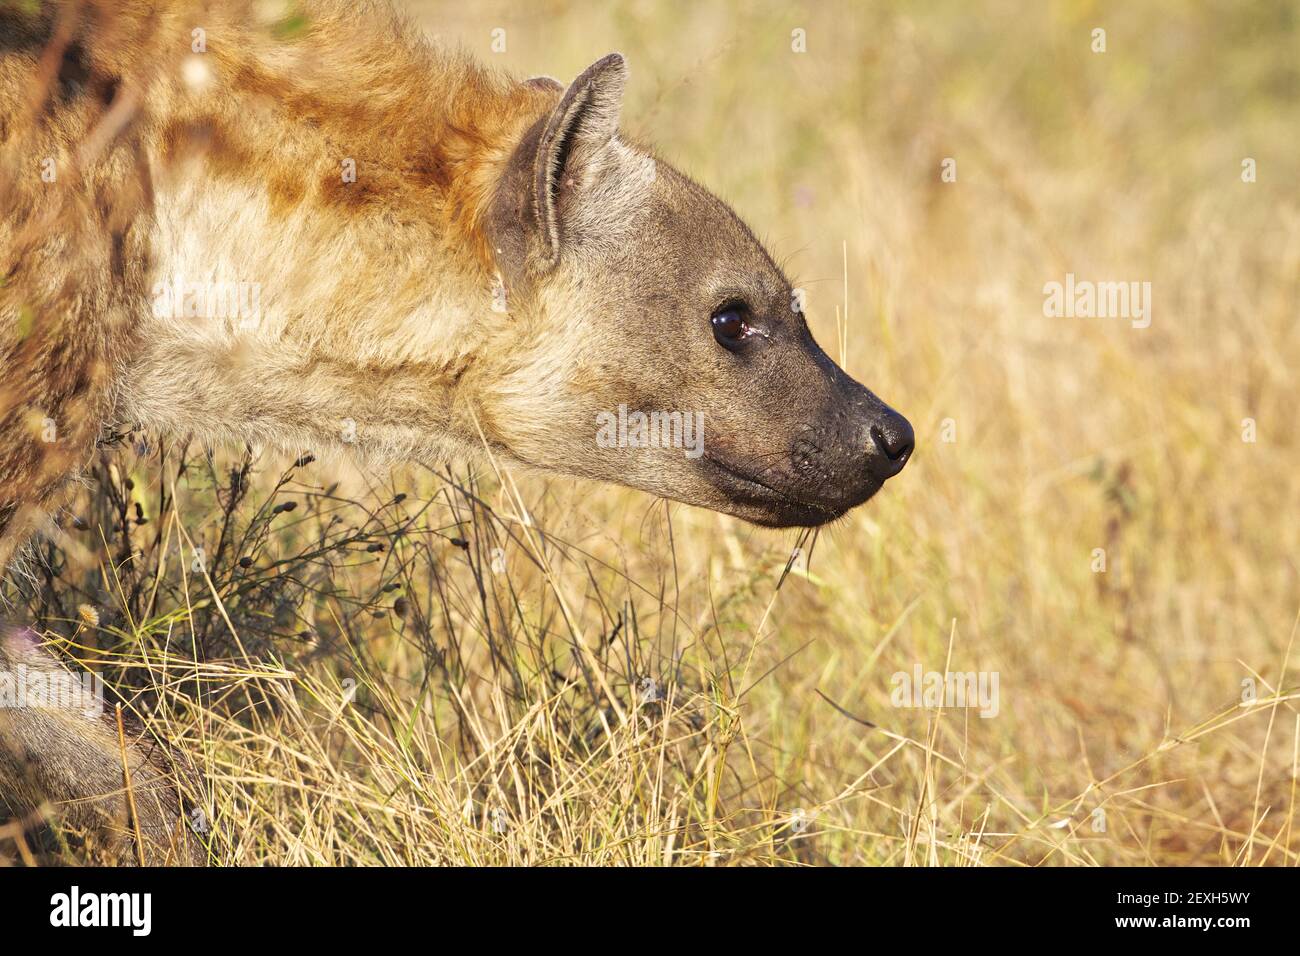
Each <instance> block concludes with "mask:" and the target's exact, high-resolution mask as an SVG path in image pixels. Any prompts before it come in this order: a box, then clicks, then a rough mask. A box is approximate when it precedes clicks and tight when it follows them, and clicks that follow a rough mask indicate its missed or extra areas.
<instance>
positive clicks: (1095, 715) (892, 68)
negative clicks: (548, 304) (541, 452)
mask: <svg viewBox="0 0 1300 956" xmlns="http://www.w3.org/2000/svg"><path fill="white" fill-rule="evenodd" d="M525 10H526V12H521V11H525ZM414 13H415V15H416V17H417V19H419V21H420V22H421V23H422V24H423V25H424V26H425V27H426V28H427V29H428V30H429V32H431V33H435V34H437V35H439V36H440V37H441V38H442V39H443V40H444V41H447V42H456V43H461V44H463V45H464V46H466V47H467V48H469V49H470V50H472V51H474V52H475V53H476V54H477V55H479V56H480V57H481V58H483V59H488V60H494V61H497V62H499V63H500V64H501V65H502V66H505V67H508V68H510V69H513V70H516V71H518V72H519V73H521V74H524V75H529V74H534V73H548V74H553V75H555V76H557V77H560V78H562V79H565V80H567V79H568V78H570V77H571V76H572V75H574V74H575V73H576V72H578V71H579V70H580V69H581V68H582V67H583V66H584V65H586V64H587V63H588V62H590V61H592V60H594V59H595V58H597V57H598V56H600V55H602V54H604V53H606V52H608V51H610V50H614V49H617V50H620V51H622V52H623V53H624V54H625V55H626V56H627V57H628V59H629V63H630V66H631V72H632V81H631V86H630V90H629V96H628V102H627V106H626V113H625V126H626V128H627V129H628V130H629V131H630V132H631V133H632V134H633V135H635V136H638V137H640V138H643V139H645V140H647V141H653V142H655V143H656V144H657V146H658V147H659V149H660V150H661V152H662V153H663V155H664V156H665V157H666V158H669V159H671V160H673V161H676V162H677V163H678V164H679V165H681V166H683V167H684V168H685V169H686V170H687V171H688V172H690V173H691V174H693V175H694V176H696V177H697V178H699V179H700V180H702V181H703V182H705V183H707V184H709V185H710V186H712V187H713V188H714V189H715V190H717V191H718V192H719V193H721V194H722V195H723V196H725V197H727V198H728V199H729V200H731V201H732V202H733V204H734V205H735V206H736V208H737V210H738V211H739V212H740V213H741V215H742V216H744V217H745V218H747V219H748V220H749V221H750V222H751V223H752V224H753V225H754V226H755V228H756V231H757V232H758V233H759V234H760V235H762V236H764V237H765V238H766V239H767V241H768V242H769V243H770V245H771V246H772V247H773V248H774V250H775V252H776V253H777V254H778V256H779V257H780V258H781V259H782V260H783V261H784V262H785V263H786V264H787V268H788V270H789V272H790V273H791V274H792V277H794V278H795V280H796V284H797V285H800V286H802V287H803V288H805V289H806V290H807V294H808V311H809V313H810V318H811V322H812V325H813V327H814V331H815V332H816V333H817V335H818V337H819V338H820V340H821V341H822V342H823V343H824V344H827V346H828V351H830V352H831V354H832V355H834V356H836V357H837V358H839V357H840V356H841V355H842V356H843V360H844V364H845V365H846V367H847V368H848V369H849V371H850V372H851V373H852V374H854V376H855V377H857V378H859V379H860V380H862V381H863V382H865V383H866V384H867V385H868V386H869V387H871V388H872V389H873V390H875V391H876V392H878V393H879V394H881V395H882V396H883V397H885V398H886V400H887V401H889V402H891V404H894V405H895V406H896V407H898V408H899V409H900V410H901V411H903V412H904V413H905V414H907V415H908V416H909V417H910V419H911V420H912V422H913V423H914V425H915V426H916V430H917V435H918V451H917V454H916V456H915V458H914V460H913V461H912V463H911V464H909V465H908V468H907V470H906V471H905V472H904V473H903V475H902V476H901V477H900V478H899V479H897V480H896V481H894V482H891V483H890V485H889V486H888V487H887V489H886V490H885V491H884V493H882V495H881V496H880V497H879V498H878V499H877V500H874V501H872V502H871V503H870V504H869V505H867V506H865V507H864V508H861V509H859V510H857V511H855V512H853V513H852V514H851V515H850V516H849V517H848V518H847V519H846V520H844V521H842V522H841V523H839V524H838V525H836V526H835V527H833V528H831V529H828V530H825V531H823V532H822V533H821V534H820V535H818V536H817V537H816V539H815V541H814V540H813V539H808V540H803V539H801V538H800V537H799V536H797V535H795V534H793V533H773V532H765V531H760V530H757V529H753V528H750V527H748V526H746V525H743V524H741V523H739V522H737V521H735V520H732V519H729V518H725V517H721V516H717V515H713V514H709V513H705V512H701V511H698V510H694V509H690V508H685V507H680V506H676V505H665V504H664V503H663V502H656V501H654V500H652V499H649V498H647V497H645V496H643V495H640V494H637V493H633V492H626V491H621V490H617V489H611V488H604V487H596V486H592V485H588V484H583V483H580V482H576V481H569V480H560V479H556V480H549V481H547V480H540V479H536V478H524V477H522V476H508V475H507V476H501V475H497V474H495V473H494V472H492V471H491V470H487V471H485V472H482V473H478V474H470V473H468V472H466V471H465V470H464V468H463V466H459V465H458V466H454V467H453V469H452V470H451V471H450V472H446V473H443V474H434V473H431V472H427V471H419V470H415V469H412V470H409V471H400V472H397V473H394V474H392V475H384V476H375V475H369V476H359V475H355V474H350V473H345V472H340V471H339V470H338V469H335V468H326V467H324V466H323V465H321V464H318V463H304V464H300V465H297V466H295V465H294V464H293V463H292V462H290V461H289V460H283V461H282V460H280V459H276V458H274V457H271V456H268V455H262V456H260V457H254V458H253V459H252V460H251V463H250V462H249V460H248V459H247V458H246V457H244V456H242V455H241V454H238V453H233V452H227V453H219V454H218V455H217V456H216V457H215V459H211V460H209V459H207V458H205V457H204V456H203V455H202V454H200V453H199V451H198V450H197V449H193V448H190V449H183V448H180V447H169V448H167V449H166V450H165V452H163V453H161V454H160V453H159V452H158V451H157V450H152V449H139V451H143V452H145V453H144V454H143V455H140V454H138V453H137V451H136V450H132V449H130V448H121V449H117V450H115V451H112V452H109V453H106V454H105V456H104V458H103V460H102V462H101V463H100V464H99V465H98V466H97V470H96V479H97V480H96V482H94V483H92V485H91V486H90V487H88V488H87V490H86V492H85V493H84V494H83V495H82V497H81V499H80V500H79V502H78V503H77V505H76V507H75V508H74V509H73V510H74V511H75V512H76V513H77V514H78V515H80V516H81V517H82V519H83V522H84V524H85V525H86V529H85V530H83V531H80V532H75V533H74V537H75V538H76V540H78V541H79V545H78V548H80V549H84V553H83V557H88V558H89V564H88V565H87V566H85V567H84V568H82V569H78V568H77V566H76V565H75V563H74V562H73V561H71V560H70V557H73V556H75V555H73V556H70V555H68V554H66V553H64V552H63V551H58V550H52V549H47V551H46V555H47V557H48V558H49V560H50V564H51V568H52V570H51V571H49V572H48V573H45V574H43V575H42V574H38V578H43V580H38V581H37V582H36V583H35V586H31V585H28V586H27V590H26V593H24V594H23V595H21V596H20V598H19V599H20V600H22V601H24V602H26V604H27V606H28V607H29V608H30V609H31V614H32V615H34V616H35V617H36V618H37V620H38V621H39V623H40V625H41V626H42V627H43V628H44V629H45V630H46V631H47V632H48V634H49V635H50V637H51V639H52V640H55V641H56V643H61V644H62V646H64V647H66V648H68V649H70V650H74V651H75V653H76V656H78V657H79V658H81V659H90V660H91V661H92V664H93V666H95V667H97V668H98V669H100V670H101V671H102V672H103V673H104V674H105V676H106V677H107V678H109V680H110V682H111V683H112V684H114V686H116V687H118V688H119V689H120V690H121V692H122V694H123V696H124V698H125V699H126V700H128V701H129V702H131V704H132V706H134V707H135V708H136V709H138V710H139V711H141V712H142V713H143V714H144V715H146V716H148V717H149V718H150V719H151V720H152V721H153V722H154V725H155V727H157V728H158V729H159V730H160V731H161V732H163V733H164V734H165V735H166V736H168V737H169V738H170V739H171V740H172V741H173V743H176V744H178V745H179V746H180V747H182V749H184V750H185V751H186V752H188V753H189V754H190V755H191V756H192V758H193V759H194V761H195V763H196V764H197V765H198V766H199V767H200V768H201V769H202V770H203V771H204V773H205V776H206V779H207V781H208V784H209V787H210V790H209V793H208V794H207V796H206V801H207V803H208V806H209V808H210V810H211V811H212V817H213V818H214V821H215V832H216V834H217V839H216V840H215V841H214V846H215V850H214V852H215V855H216V857H217V858H218V859H220V860H221V861H223V862H228V863H237V864H253V863H279V864H341V863H363V864H376V863H410V864H429V863H492V864H504V863H585V864H607V863H643V864H649V863H675V864H713V865H731V864H744V863H750V864H753V863H759V864H768V863H836V864H879V863H883V864H942V865H993V864H1015V865H1019V864H1049V865H1064V864H1076V865H1079V864H1081V865H1088V864H1148V863H1161V864H1233V863H1238V864H1260V863H1267V864H1290V865H1295V864H1296V863H1297V862H1298V861H1300V834H1297V833H1296V832H1294V831H1295V817H1296V811H1295V798H1296V793H1295V791H1296V765H1297V746H1298V745H1300V707H1298V706H1297V704H1298V703H1300V679H1298V673H1300V660H1298V659H1297V656H1296V651H1295V648H1294V646H1293V642H1294V640H1295V637H1296V622H1297V612H1298V611H1300V580H1298V577H1297V572H1298V568H1297V557H1296V556H1297V554H1300V521H1297V516H1296V508H1297V503H1298V502H1300V469H1297V467H1296V466H1297V463H1300V448H1298V446H1297V429H1296V426H1295V418H1294V416H1295V409H1296V407H1297V405H1298V404H1300V394H1298V392H1297V388H1296V383H1295V365H1296V360H1297V357H1300V322H1298V321H1297V319H1298V318H1300V204H1298V201H1297V192H1296V188H1295V184H1296V182H1297V181H1298V180H1300V150H1298V149H1297V145H1298V143H1297V139H1296V130H1297V128H1300V65H1298V63H1297V60H1296V57H1295V50H1296V49H1297V47H1298V45H1300V18H1298V17H1297V13H1296V11H1295V8H1294V5H1291V4H1288V3H1286V2H1276V3H1255V4H1250V5H1242V4H1238V3H1233V2H1227V0H1220V2H1206V3H1200V4H1195V5H1192V4H1173V3H1169V4H1160V3H1150V4H1127V3H1118V2H1116V3H1085V2H1077V3H1069V2H1050V3H1034V4H1019V3H1010V2H1008V3H980V4H974V5H972V4H968V3H964V2H957V0H950V2H948V0H946V2H938V3H925V4H915V5H913V4H904V3H878V4H876V3H873V4H862V3H849V2H844V3H834V2H828V3H808V4H805V5H800V4H776V3H754V4H744V5H740V4H735V5H729V4H721V3H711V4H703V3H694V2H681V3H664V2H655V3H648V2H627V3H614V4H606V3H599V4H597V3H594V2H593V3H568V2H562V0H552V2H544V3H538V4H527V5H525V4H520V3H499V2H485V3H476V4H461V3H447V4H441V3H418V4H415V5H414ZM497 27H501V28H504V29H505V31H506V33H505V41H506V50H505V52H504V53H493V52H492V49H491V43H492V40H493V36H492V32H491V31H492V30H493V29H494V28H497ZM1097 27H1101V28H1104V29H1105V30H1106V51H1105V52H1104V53H1094V52H1093V51H1092V49H1091V47H1092V45H1093V42H1094V41H1093V38H1092V30H1093V29H1094V28H1097ZM796 28H799V29H803V30H805V31H806V48H807V52H805V53H795V52H793V51H792V50H791V43H792V39H791V31H792V30H794V29H796ZM1247 157H1249V158H1252V159H1254V160H1255V164H1256V166H1255V168H1256V170H1257V181H1255V182H1252V183H1247V182H1243V180H1242V161H1243V159H1245V158H1247ZM947 158H951V159H954V160H955V161H956V174H957V175H956V181H955V182H944V181H943V179H942V177H941V169H942V164H943V161H944V160H945V159H947ZM1067 273H1074V274H1075V275H1076V276H1077V277H1078V278H1080V279H1091V280H1098V281H1111V280H1113V281H1130V280H1133V281H1149V282H1150V283H1151V286H1152V290H1153V291H1152V296H1153V299H1152V303H1153V308H1152V322H1151V325H1150V327H1149V328H1144V329H1143V328H1134V327H1133V325H1132V323H1131V322H1129V321H1128V320H1126V319H1120V318H1112V319H1097V318H1094V319H1085V318H1049V317H1045V316H1044V314H1043V298H1044V296H1043V287H1044V284H1045V283H1048V282H1052V281H1059V282H1063V281H1065V276H1066V274H1067ZM1245 419H1250V420H1252V421H1253V423H1254V428H1255V434H1254V436H1253V437H1254V439H1255V440H1253V441H1248V440H1244V438H1243V435H1244V430H1246V429H1248V428H1249V427H1250V426H1249V425H1244V424H1243V420H1245ZM1244 437H1246V438H1249V437H1252V436H1250V435H1249V434H1245V436H1244ZM401 495H404V496H405V497H399V496H401ZM137 504H138V506H139V512H138V517H139V518H143V519H145V523H143V524H140V523H138V518H137V511H136V506H137ZM289 505H292V506H293V507H292V509H290V508H289V507H288V506H289ZM277 509H278V510H277ZM796 546H802V547H803V548H804V554H807V551H808V549H809V548H810V547H811V551H812V554H811V560H810V562H809V563H808V567H807V570H806V571H805V570H803V569H802V566H799V567H796V568H794V569H793V570H791V571H790V573H789V574H786V573H785V572H786V569H787V566H788V565H789V564H790V558H791V553H792V549H793V548H794V547H796ZM195 547H202V548H203V549H204V554H203V561H202V562H201V563H196V562H195V560H194V557H195V556H194V550H193V549H194V548H195ZM496 549H500V550H496ZM1096 549H1103V550H1104V557H1105V571H1104V572H1101V571H1099V570H1094V569H1095V568H1097V567H1098V555H1097V552H1096ZM73 550H74V551H76V550H77V549H76V548H74V549H73ZM241 562H242V564H246V565H247V566H246V567H245V566H242V564H241ZM9 587H10V590H11V591H13V590H14V589H15V588H16V587H17V585H15V584H11V585H10V586H9ZM69 642H71V643H69ZM73 645H75V647H74V646H73ZM1288 656H1289V658H1290V661H1289V666H1288ZM917 666H919V667H920V668H921V669H922V670H925V671H978V672H985V673H993V672H996V674H997V675H998V687H999V701H998V703H999V706H998V712H997V714H996V716H992V717H987V718H985V717H981V716H979V714H978V712H977V711H976V710H973V709H941V708H935V707H931V708H906V707H897V706H894V705H893V703H892V702H891V690H892V688H893V682H892V677H893V675H894V674H896V673H897V672H900V671H902V672H907V673H909V674H910V673H912V672H913V670H914V668H916V667H917ZM12 852H13V845H12V843H11V842H4V841H0V854H6V853H12ZM67 853H68V854H69V855H71V856H74V857H75V855H76V853H75V850H73V849H69V850H68V851H67Z"/></svg>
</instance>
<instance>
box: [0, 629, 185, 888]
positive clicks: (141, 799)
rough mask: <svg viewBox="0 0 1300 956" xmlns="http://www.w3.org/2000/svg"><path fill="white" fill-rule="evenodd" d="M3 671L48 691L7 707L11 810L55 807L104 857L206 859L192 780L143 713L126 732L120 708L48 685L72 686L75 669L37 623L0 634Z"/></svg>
mask: <svg viewBox="0 0 1300 956" xmlns="http://www.w3.org/2000/svg"><path fill="white" fill-rule="evenodd" d="M0 673H3V674H7V675H10V676H11V678H14V680H13V681H12V682H11V685H10V686H11V687H13V688H15V690H17V688H19V687H23V688H26V691H27V696H28V697H29V698H31V697H33V695H34V693H35V692H34V691H33V690H32V689H33V688H34V687H37V686H38V685H39V686H41V687H43V688H46V689H47V690H45V691H42V692H41V693H45V694H47V697H46V699H45V700H42V701H35V700H32V699H28V700H26V701H23V700H19V701H18V706H3V707H0V798H2V799H0V802H2V803H4V804H6V805H7V807H8V810H9V812H10V813H12V814H14V815H15V816H16V817H17V818H19V819H42V818H44V817H45V816H46V815H47V814H52V815H54V816H56V817H57V820H56V821H53V822H54V824H55V826H56V828H59V829H66V830H68V831H71V832H76V833H80V834H84V835H86V836H87V838H88V840H89V843H90V845H92V846H95V847H96V850H97V853H96V855H102V857H104V861H105V862H109V863H116V864H126V865H130V864H134V863H137V862H140V861H141V860H142V861H143V862H144V863H146V864H147V865H164V864H181V865H201V864H202V863H204V862H205V860H206V853H205V850H204V847H203V845H202V843H201V842H200V840H199V839H198V838H197V837H196V836H195V834H194V833H193V832H192V831H191V828H190V826H189V825H188V824H190V823H192V822H194V821H192V820H191V819H190V818H189V817H188V815H187V813H186V808H185V803H184V802H183V801H184V800H185V796H186V794H185V791H187V790H188V791H191V792H192V790H191V788H192V787H193V786H194V781H193V780H192V779H188V775H187V774H185V773H184V772H183V771H181V772H180V773H179V774H178V770H179V768H178V765H177V764H176V763H175V761H174V760H173V759H172V758H171V755H170V754H169V753H168V752H167V751H166V749H165V748H164V747H162V746H161V745H159V744H158V743H157V742H156V741H154V740H153V739H152V738H151V737H150V736H149V735H148V734H147V733H146V732H144V731H142V730H141V728H140V727H139V725H138V724H136V723H135V722H124V724H123V733H122V735H121V736H119V731H118V726H117V718H116V714H115V712H112V711H109V710H107V709H106V708H95V707H91V706H89V704H90V702H89V701H87V700H86V699H84V698H83V699H74V698H73V696H72V695H71V694H68V693H65V694H63V695H62V699H58V698H54V696H53V694H49V693H48V689H49V688H52V687H53V686H55V682H56V681H58V680H62V682H63V686H64V687H65V688H66V687H68V686H70V685H69V680H75V678H73V677H72V675H71V674H70V672H68V671H66V670H64V669H63V668H61V667H60V666H59V665H58V664H57V663H56V662H55V660H54V658H53V657H52V656H51V655H50V654H49V653H47V652H46V651H44V650H43V649H42V648H41V647H39V646H38V643H37V641H36V639H35V636H34V635H33V634H32V633H31V632H30V631H24V630H16V629H14V630H10V631H9V632H7V633H4V634H0ZM20 675H21V680H18V679H17V678H19V676H20ZM79 685H80V682H77V683H76V684H74V685H71V686H73V687H74V688H75V687H77V686H79ZM178 776H179V777H180V779H181V780H182V781H183V782H182V783H181V784H180V785H178ZM200 819H202V818H200ZM204 822H206V821H204ZM200 829H206V826H203V827H200Z"/></svg>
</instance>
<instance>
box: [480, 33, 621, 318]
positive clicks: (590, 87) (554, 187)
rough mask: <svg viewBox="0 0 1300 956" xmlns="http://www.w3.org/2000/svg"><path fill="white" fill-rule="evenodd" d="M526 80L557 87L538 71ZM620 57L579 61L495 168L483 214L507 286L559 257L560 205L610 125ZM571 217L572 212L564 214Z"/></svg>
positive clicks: (593, 165)
mask: <svg viewBox="0 0 1300 956" xmlns="http://www.w3.org/2000/svg"><path fill="white" fill-rule="evenodd" d="M526 82H527V84H528V85H529V86H532V87H534V88H540V89H549V90H555V91H558V90H559V89H562V87H560V86H559V84H558V83H556V84H555V86H554V87H551V86H550V84H549V83H547V82H546V81H545V80H541V81H540V82H539V79H538V78H534V79H532V80H528V81H526ZM626 82H627V65H626V64H625V63H624V62H623V57H621V56H620V55H619V54H617V53H611V54H610V55H609V56H607V57H604V58H603V59H600V60H597V61H596V62H595V63H593V64H592V65H591V66H589V67H587V69H586V70H584V71H583V73H582V75H581V76H579V77H578V78H577V79H576V80H574V81H573V83H572V84H571V85H570V86H569V88H568V89H567V90H564V95H563V96H562V97H560V100H559V102H558V103H556V105H555V106H554V107H553V108H552V109H551V110H550V111H549V112H548V113H546V114H545V115H543V116H542V117H541V118H539V119H538V120H537V121H536V122H535V123H533V125H532V126H531V127H530V128H529V129H528V131H527V132H525V133H524V135H523V137H522V138H521V139H520V140H519V142H518V143H516V144H515V148H514V150H513V151H512V153H511V155H510V159H509V160H508V161H507V162H506V165H505V167H504V168H503V169H502V171H501V176H500V179H499V180H498V181H497V184H496V188H495V190H494V193H493V196H492V200H491V205H490V208H489V212H488V215H487V217H486V227H487V236H488V240H489V242H490V243H491V245H492V248H493V250H494V253H495V259H496V266H497V268H498V270H500V272H501V275H502V278H503V279H504V280H505V284H506V292H507V293H508V294H513V292H514V291H515V290H517V289H519V288H520V287H521V286H526V285H527V284H528V283H529V277H530V276H537V275H543V274H545V273H546V272H548V271H550V270H551V269H553V268H554V267H555V264H556V263H557V262H559V261H560V255H561V247H562V245H563V244H566V243H573V242H574V241H575V239H577V238H578V237H576V236H573V235H568V236H566V235H564V222H563V221H562V220H563V218H564V217H563V215H562V214H563V213H564V212H565V210H566V208H567V207H568V205H569V203H570V202H571V201H574V199H575V190H577V189H578V188H581V186H582V185H584V184H585V183H586V182H588V181H589V179H590V174H592V173H594V172H597V171H598V169H599V163H600V158H601V157H602V156H603V155H605V154H604V150H603V147H604V146H605V145H606V144H608V143H609V141H610V140H611V139H612V138H613V137H614V134H615V133H617V132H618V117H619V110H620V108H621V106H622V102H623V87H624V85H625V84H626ZM570 222H572V217H570Z"/></svg>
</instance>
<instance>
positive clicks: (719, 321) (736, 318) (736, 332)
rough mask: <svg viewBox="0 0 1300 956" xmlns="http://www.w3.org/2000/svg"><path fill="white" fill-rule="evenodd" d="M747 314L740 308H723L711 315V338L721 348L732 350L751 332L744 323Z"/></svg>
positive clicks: (736, 306)
mask: <svg viewBox="0 0 1300 956" xmlns="http://www.w3.org/2000/svg"><path fill="white" fill-rule="evenodd" d="M748 315H749V313H748V312H746V311H745V309H744V308H743V307H742V306H739V305H728V306H723V307H722V308H721V309H719V310H718V311H717V312H714V313H713V337H714V338H715V339H717V340H718V344H719V345H721V346H722V347H723V348H727V349H734V348H735V347H736V346H737V345H739V344H740V343H741V342H743V341H744V340H745V338H747V337H748V336H749V334H750V332H751V329H750V327H749V323H748V322H747V321H746V319H747V318H748Z"/></svg>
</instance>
